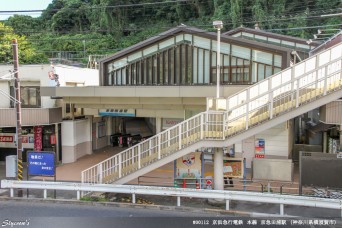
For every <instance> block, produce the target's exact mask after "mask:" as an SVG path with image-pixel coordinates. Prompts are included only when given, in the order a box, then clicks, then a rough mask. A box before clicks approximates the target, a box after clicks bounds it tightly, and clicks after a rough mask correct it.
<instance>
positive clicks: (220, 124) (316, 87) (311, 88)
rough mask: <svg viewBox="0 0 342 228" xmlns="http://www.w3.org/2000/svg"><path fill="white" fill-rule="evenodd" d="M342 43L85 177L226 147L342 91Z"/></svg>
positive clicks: (132, 173) (119, 179)
mask: <svg viewBox="0 0 342 228" xmlns="http://www.w3.org/2000/svg"><path fill="white" fill-rule="evenodd" d="M341 63H342V44H341V43H340V44H337V45H336V46H334V47H332V48H330V49H328V50H326V51H324V52H321V53H319V54H317V55H315V56H312V57H311V58H308V59H306V60H304V61H302V62H300V63H298V64H296V65H294V66H292V67H289V68H287V69H285V70H283V71H282V72H279V73H277V74H275V75H272V76H271V77H268V78H267V79H265V80H263V81H260V82H258V83H256V84H254V85H252V86H250V87H249V88H247V89H245V90H242V91H241V92H239V93H237V94H234V95H233V96H230V97H229V98H227V99H226V103H227V111H207V112H202V113H200V114H198V115H196V116H193V117H192V118H190V119H187V120H185V121H183V122H182V123H180V124H178V125H176V126H174V127H172V128H169V129H167V130H166V131H163V132H161V133H159V134H157V135H155V136H154V137H152V138H149V139H148V140H146V141H143V142H141V143H139V144H137V145H135V146H133V147H130V148H128V149H127V150H125V151H122V152H121V153H119V154H116V155H115V156H113V157H111V158H108V159H106V160H104V161H102V162H101V163H99V164H97V165H94V166H92V167H90V168H88V169H86V170H84V171H82V182H83V183H116V184H124V183H127V182H128V181H130V180H133V179H135V178H137V177H139V176H141V175H144V174H145V173H147V172H150V171H152V170H154V169H156V168H158V167H160V166H162V165H165V164H167V163H169V162H171V161H173V160H175V159H177V158H179V157H182V156H184V155H186V154H188V153H190V152H194V151H196V150H197V149H200V148H203V147H225V146H229V145H232V144H234V143H237V142H239V141H241V140H243V139H245V138H248V137H250V136H252V135H255V134H257V133H259V132H261V131H264V130H265V129H268V128H271V127H273V126H275V125H277V124H280V123H283V122H285V121H286V120H289V119H292V118H294V117H296V116H298V115H301V114H303V113H305V112H308V111H310V110H313V109H315V108H318V107H320V106H322V105H324V104H327V103H329V102H332V101H334V100H336V99H338V98H341V97H342V89H341V88H342V73H341V72H342V71H341V65H342V64H341Z"/></svg>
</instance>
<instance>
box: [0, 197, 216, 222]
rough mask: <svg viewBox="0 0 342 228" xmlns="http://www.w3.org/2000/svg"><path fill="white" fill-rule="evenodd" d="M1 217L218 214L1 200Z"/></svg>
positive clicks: (190, 215) (183, 215)
mask: <svg viewBox="0 0 342 228" xmlns="http://www.w3.org/2000/svg"><path fill="white" fill-rule="evenodd" d="M0 202H1V203H0V218H10V217H13V215H15V216H17V217H194V216H196V217H203V216H211V217H215V216H218V214H215V213H209V214H208V213H204V212H192V211H177V210H176V211H175V210H173V211H170V210H159V209H147V208H129V207H127V208H126V207H115V206H114V207H113V206H103V205H78V204H69V203H61V202H58V203H42V202H32V201H29V202H27V201H0Z"/></svg>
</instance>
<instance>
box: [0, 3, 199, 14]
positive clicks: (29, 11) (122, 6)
mask: <svg viewBox="0 0 342 228" xmlns="http://www.w3.org/2000/svg"><path fill="white" fill-rule="evenodd" d="M189 1H192V0H174V1H164V2H146V3H137V4H125V5H114V6H91V7H84V8H82V9H84V10H87V9H107V8H108V9H115V8H125V7H137V6H150V5H160V4H169V3H179V2H189ZM66 9H68V10H69V9H70V10H77V9H79V8H66ZM59 10H61V9H45V10H0V14H2V13H37V12H44V11H52V12H53V11H59Z"/></svg>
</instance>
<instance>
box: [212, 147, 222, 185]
mask: <svg viewBox="0 0 342 228" xmlns="http://www.w3.org/2000/svg"><path fill="white" fill-rule="evenodd" d="M223 186H224V185H223V149H222V148H215V153H214V189H215V190H223Z"/></svg>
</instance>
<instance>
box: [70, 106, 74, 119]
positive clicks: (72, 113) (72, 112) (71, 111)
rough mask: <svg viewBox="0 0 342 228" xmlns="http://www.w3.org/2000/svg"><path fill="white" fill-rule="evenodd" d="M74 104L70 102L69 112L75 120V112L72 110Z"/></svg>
mask: <svg viewBox="0 0 342 228" xmlns="http://www.w3.org/2000/svg"><path fill="white" fill-rule="evenodd" d="M74 107H75V105H74V104H70V113H71V119H72V120H75V112H74Z"/></svg>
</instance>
